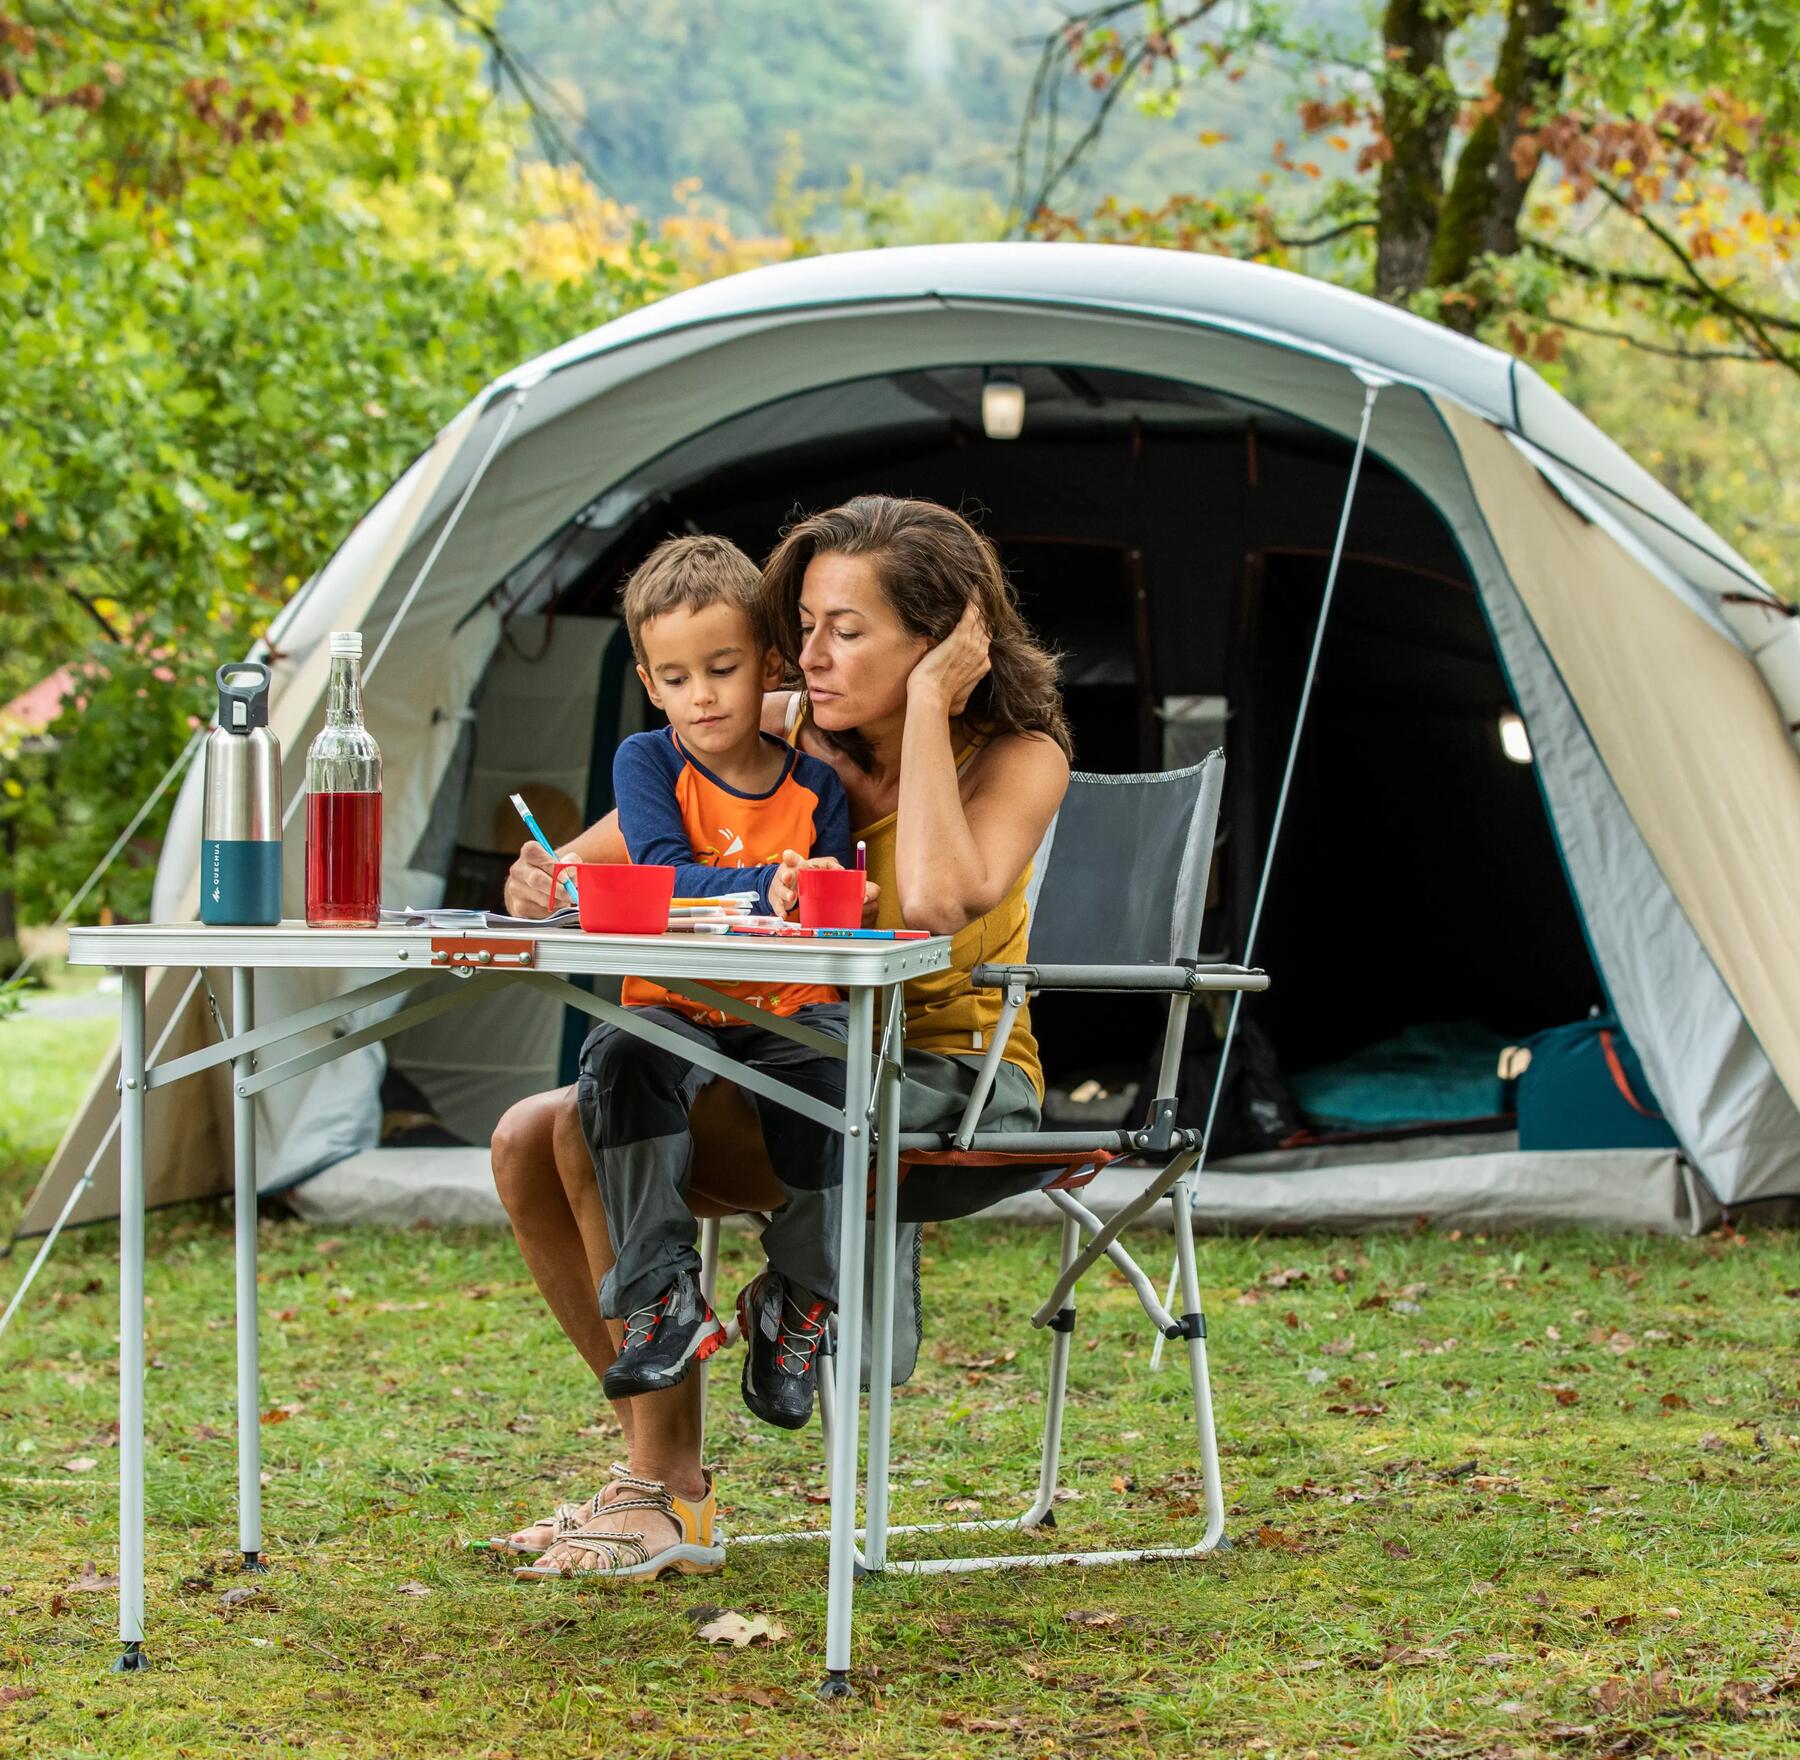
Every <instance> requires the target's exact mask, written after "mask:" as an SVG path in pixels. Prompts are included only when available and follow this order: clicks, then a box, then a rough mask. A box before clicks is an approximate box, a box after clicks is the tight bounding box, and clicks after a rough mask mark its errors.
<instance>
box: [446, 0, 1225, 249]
mask: <svg viewBox="0 0 1800 1760" xmlns="http://www.w3.org/2000/svg"><path fill="white" fill-rule="evenodd" d="M446 3H447V4H448V3H449V0H446ZM1222 3H1223V0H1202V3H1201V4H1199V5H1197V6H1195V7H1193V8H1192V9H1191V10H1189V11H1187V12H1184V13H1181V14H1180V15H1179V16H1177V17H1175V18H1170V19H1166V20H1164V21H1163V24H1162V26H1161V27H1160V30H1159V32H1158V34H1159V35H1160V36H1162V37H1165V38H1172V37H1174V36H1175V34H1176V33H1177V32H1178V31H1183V30H1186V29H1187V28H1188V26H1190V25H1193V24H1198V23H1199V21H1200V20H1201V19H1203V18H1205V17H1206V15H1207V14H1208V13H1210V12H1213V11H1215V10H1216V9H1217V8H1218V7H1219V6H1220V5H1221V4H1222ZM1145 9H1146V8H1145V0H1112V3H1111V4H1109V5H1105V6H1096V7H1092V8H1090V9H1089V10H1088V11H1086V12H1077V13H1072V14H1070V15H1069V16H1068V17H1067V18H1065V19H1064V20H1063V22H1062V23H1061V24H1059V25H1058V26H1057V27H1056V28H1055V29H1054V30H1052V31H1048V32H1046V33H1045V35H1044V39H1043V46H1042V48H1041V49H1040V50H1039V53H1038V65H1037V69H1036V71H1035V73H1034V74H1033V76H1032V82H1031V90H1030V93H1029V94H1028V95H1027V97H1026V100H1025V113H1024V116H1023V117H1022V118H1021V119H1020V122H1019V138H1018V144H1017V145H1016V146H1015V147H1014V149H1013V167H1014V175H1013V209H1014V211H1013V213H1012V214H1011V215H1010V216H1009V218H1008V225H1007V230H1008V231H1009V232H1011V231H1014V230H1020V231H1022V230H1024V229H1025V228H1026V227H1028V226H1030V224H1031V222H1032V219H1033V218H1034V217H1035V216H1036V215H1037V214H1039V213H1041V212H1042V211H1043V209H1044V208H1045V207H1047V206H1048V205H1049V201H1050V198H1051V196H1053V195H1054V194H1055V193H1056V190H1057V187H1058V185H1060V184H1061V183H1062V182H1063V181H1064V180H1065V179H1066V178H1067V177H1068V176H1069V174H1070V173H1071V172H1072V171H1073V170H1074V169H1075V167H1076V166H1077V165H1079V164H1080V162H1081V161H1082V159H1084V158H1085V157H1086V156H1087V154H1088V152H1089V150H1090V149H1091V148H1092V147H1093V144H1094V142H1095V141H1097V140H1098V139H1099V138H1100V135H1101V132H1102V131H1103V130H1104V128H1105V126H1106V119H1107V118H1108V117H1109V116H1110V115H1111V114H1112V112H1113V109H1114V107H1115V106H1116V105H1117V104H1118V101H1119V100H1120V98H1122V97H1123V96H1124V95H1125V93H1126V91H1127V90H1128V89H1129V88H1130V86H1131V83H1132V81H1133V80H1134V79H1136V78H1137V76H1138V74H1139V72H1140V71H1141V70H1142V68H1143V65H1144V58H1145V56H1146V54H1147V53H1148V52H1149V49H1150V34H1151V33H1150V32H1148V31H1142V32H1139V33H1138V34H1137V35H1136V36H1134V37H1131V38H1130V39H1129V40H1128V41H1125V42H1124V43H1123V44H1122V45H1121V48H1120V57H1121V60H1120V71H1119V72H1118V73H1116V74H1114V75H1113V76H1112V77H1111V79H1110V80H1109V81H1108V82H1107V86H1106V89H1105V91H1104V92H1103V93H1102V94H1101V98H1100V103H1099V106H1098V108H1097V109H1096V110H1095V112H1094V114H1093V116H1092V117H1090V118H1089V120H1088V123H1087V126H1086V127H1085V128H1083V129H1082V131H1081V133H1080V134H1079V135H1078V136H1077V137H1076V139H1075V141H1074V143H1073V145H1071V146H1070V147H1069V149H1068V151H1067V152H1065V153H1064V154H1063V155H1062V157H1061V159H1060V160H1057V159H1056V158H1055V153H1056V134H1055V123H1056V117H1057V115H1058V113H1059V110H1060V95H1061V89H1062V88H1061V83H1060V80H1058V78H1057V77H1056V73H1057V64H1058V63H1059V62H1060V61H1061V60H1062V59H1063V58H1064V57H1065V56H1066V55H1067V54H1068V53H1069V39H1068V33H1069V31H1070V30H1071V29H1072V28H1075V27H1079V28H1080V29H1081V30H1082V31H1083V32H1086V31H1089V30H1093V29H1095V28H1096V27H1097V26H1102V25H1106V24H1109V23H1110V22H1111V21H1112V20H1113V19H1115V18H1118V17H1121V16H1122V15H1123V14H1125V13H1128V12H1142V11H1144V10H1145ZM1046 90H1047V91H1048V93H1049V99H1048V104H1047V105H1046V100H1045V92H1046ZM1040 121H1046V122H1047V124H1048V133H1047V135H1046V139H1045V143H1044V167H1043V170H1042V173H1041V175H1040V176H1039V178H1038V180H1037V187H1036V189H1035V190H1033V191H1032V193H1031V194H1030V196H1029V197H1027V196H1026V194H1025V191H1026V189H1027V188H1028V187H1029V185H1030V182H1031V176H1030V165H1031V136H1032V133H1033V131H1034V130H1035V129H1036V127H1037V125H1038V123H1039V122H1040Z"/></svg>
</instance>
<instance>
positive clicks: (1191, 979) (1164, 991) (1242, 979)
mask: <svg viewBox="0 0 1800 1760" xmlns="http://www.w3.org/2000/svg"><path fill="white" fill-rule="evenodd" d="M969 975H970V977H971V979H972V980H973V981H974V982H975V983H976V984H979V985H981V986H982V987H983V988H984V989H994V990H1004V989H1006V987H1007V986H1008V985H1009V984H1022V985H1024V987H1025V988H1026V989H1027V990H1028V991H1036V990H1144V991H1150V992H1153V993H1156V994H1160V995H1165V996H1179V995H1193V994H1195V993H1196V992H1199V991H1206V990H1267V989H1268V987H1269V974H1268V973H1267V972H1265V971H1263V970H1261V969H1260V968H1259V967H1255V966H1229V965H1199V964H1196V963H1195V962H1194V961H1191V960H1189V961H1184V962H1182V963H1181V964H1179V965H1171V966H1045V965H1019V966H998V965H979V966H977V967H976V968H975V969H974V971H973V972H971V973H970V974H969Z"/></svg>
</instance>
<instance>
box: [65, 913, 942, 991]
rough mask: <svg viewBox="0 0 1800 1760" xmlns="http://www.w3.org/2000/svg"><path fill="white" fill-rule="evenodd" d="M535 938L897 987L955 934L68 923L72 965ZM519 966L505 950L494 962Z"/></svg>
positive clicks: (714, 977)
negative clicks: (891, 937)
mask: <svg viewBox="0 0 1800 1760" xmlns="http://www.w3.org/2000/svg"><path fill="white" fill-rule="evenodd" d="M467 942H472V943H474V944H475V945H476V946H478V947H480V946H486V947H489V948H494V949H499V948H501V947H502V946H504V947H506V948H511V949H521V948H524V947H526V946H529V947H530V949H531V954H532V960H531V969H532V970H535V971H540V972H565V973H595V974H599V975H608V976H623V977H642V978H693V979H697V980H698V981H699V982H701V983H707V982H718V983H742V982H749V983H764V984H766V983H776V984H841V985H860V984H892V983H897V982H900V981H901V980H903V979H907V978H917V977H920V976H923V975H924V974H925V973H928V972H939V971H943V970H944V969H945V967H947V966H948V965H949V964H950V938H949V937H948V936H946V935H934V936H932V937H931V938H930V939H929V940H926V941H838V940H815V939H813V938H812V937H811V936H791V937H790V936H773V935H770V936H761V935H757V936H751V935H694V934H690V933H677V934H672V935H589V934H586V933H585V932H584V931H582V930H580V929H467V930H464V929H434V928H431V927H429V926H421V927H417V928H411V927H391V928H390V927H383V928H379V929H309V928H308V927H307V926H306V924H305V923H303V922H297V921H296V922H283V923H280V924H273V925H270V926H269V927H266V928H249V927H230V928H226V927H214V926H209V925H207V924H204V923H136V924H125V925H120V926H115V927H112V928H105V929H98V928H89V929H71V930H70V931H69V963H70V964H71V965H85V966H118V967H131V966H247V967H254V968H258V969H278V968H283V967H285V968H289V969H293V968H301V969H306V968H311V969H320V968H323V969H327V970H340V971H404V970H406V969H407V968H408V967H410V966H424V967H430V966H432V965H433V964H442V963H443V962H442V961H441V959H440V960H437V961H434V960H433V958H432V954H433V952H434V950H440V949H443V948H446V947H452V948H453V947H455V946H456V945H457V944H458V943H467ZM491 969H492V970H495V971H509V970H514V969H516V967H515V966H514V964H513V962H512V960H511V959H509V958H507V957H505V956H500V957H498V958H497V959H496V961H495V963H494V964H493V966H492V967H491Z"/></svg>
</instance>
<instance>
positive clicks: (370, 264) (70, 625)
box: [0, 0, 659, 915]
mask: <svg viewBox="0 0 1800 1760" xmlns="http://www.w3.org/2000/svg"><path fill="white" fill-rule="evenodd" d="M165 14H166V17H165ZM81 17H82V19H83V20H84V21H86V22H85V23H84V25H83V26H81V27H80V28H77V27H76V26H75V25H73V23H71V22H67V21H65V22H64V23H63V24H62V25H61V26H59V29H58V30H57V32H56V33H55V34H52V33H51V32H49V31H47V30H43V29H39V30H35V31H34V30H32V29H30V28H29V27H27V26H24V25H18V24H14V25H9V26H5V27H0V92H5V93H10V94H11V95H10V101H0V324H3V325H4V327H5V329H6V331H7V333H8V338H9V349H10V357H11V358H10V367H11V377H10V382H9V386H8V391H9V400H8V401H9V416H10V419H9V420H8V422H7V423H6V424H5V426H4V427H3V428H0V530H3V532H4V538H3V540H0V593H3V594H4V598H3V599H0V631H3V632H4V634H5V635H6V636H7V637H8V638H9V639H8V644H7V653H6V657H5V662H4V664H5V667H6V671H5V673H4V675H0V686H4V687H6V694H7V695H9V696H10V695H11V694H13V692H14V691H16V690H17V689H20V688H23V687H24V686H25V685H27V684H29V683H32V682H34V681H35V678H37V677H41V676H43V675H44V674H46V673H48V672H50V671H52V670H53V669H54V668H55V667H56V666H57V665H59V664H65V663H69V662H74V663H76V664H77V665H78V666H79V667H80V668H81V669H82V681H81V689H80V692H79V694H78V695H77V697H76V698H75V699H74V700H73V701H72V702H69V703H68V704H67V705H66V712H65V714H64V715H63V717H62V719H61V720H60V722H59V723H58V724H57V725H56V726H55V727H54V728H52V729H51V730H50V731H51V734H52V736H53V738H54V739H55V740H56V742H57V749H56V750H54V751H53V752H49V753H39V754H36V755H32V754H17V753H15V754H14V755H13V757H12V759H11V761H10V763H9V765H8V772H9V777H8V779H9V780H11V781H12V782H13V783H14V785H15V786H14V788H9V789H7V791H6V797H5V798H0V813H5V814H8V815H11V816H13V817H14V818H16V819H17V820H18V823H19V832H20V840H21V848H20V855H19V872H18V875H17V876H16V884H17V886H18V888H19V891H20V895H21V899H22V901H23V903H24V904H25V905H26V907H27V909H28V911H36V912H38V913H44V912H46V910H47V909H53V908H54V903H55V902H60V898H61V897H62V896H65V895H66V894H67V892H68V891H69V890H71V889H72V888H73V886H74V885H75V884H76V883H77V882H78V881H79V880H80V879H81V877H82V876H83V875H84V874H85V872H86V871H87V868H88V867H89V866H90V865H91V864H92V862H93V861H94V860H96V859H97V857H98V856H99V854H101V853H102V852H103V851H104V850H105V849H106V847H107V845H108V844H109V843H110V842H111V840H112V838H113V837H114V836H116V835H117V833H118V831H119V829H120V828H121V827H122V825H123V824H124V822H125V820H126V819H127V818H128V817H129V815H130V814H131V812H132V811H133V810H134V809H135V808H136V806H137V804H138V803H139V802H140V801H141V800H142V799H143V797H144V795H145V794H146V793H147V792H148V791H149V788H150V786H151V785H152V784H153V783H154V781H155V779H156V778H157V777H158V776H159V775H160V774H161V772H162V771H163V769H164V768H165V767H166V766H167V764H168V763H169V762H170V761H171V759H172V758H173V757H174V756H175V754H176V753H178V752H179V751H180V750H181V748H182V746H183V744H184V743H185V742H186V740H187V738H188V736H189V732H190V729H191V728H192V727H194V726H196V725H198V724H199V722H200V721H201V720H202V719H203V718H204V716H205V713H206V710H207V707H208V703H209V693H208V688H207V686H208V683H209V681H210V675H211V672H212V669H213V666H214V665H216V664H217V662H218V660H219V658H221V657H222V656H228V655H230V654H232V653H237V652H241V651H244V650H245V649H247V648H248V647H249V645H250V643H251V641H252V640H253V639H254V637H255V636H256V635H257V634H258V633H259V632H260V631H261V630H262V629H263V628H264V627H265V626H266V625H267V623H268V622H269V620H270V618H271V617H272V616H273V615H274V614H275V612H276V611H277V610H278V609H279V608H280V606H281V605H282V604H283V603H284V602H285V600H286V598H287V597H288V595H289V594H290V593H291V592H292V591H293V589H294V588H295V587H296V586H297V585H298V584H299V582H300V580H301V579H303V578H304V577H305V576H307V575H309V574H310V573H312V572H313V570H314V569H315V568H316V567H318V566H319V564H320V563H322V562H323V561H324V559H325V558H326V557H327V556H328V555H329V554H330V552H331V550H332V549H333V548H334V547H335V546H336V544H337V543H338V542H339V541H340V540H341V539H342V538H343V536H344V535H345V533H346V531H347V530H348V528H349V527H350V525H351V524H352V523H354V521H355V519H356V518H357V517H358V516H359V515H360V514H361V513H362V512H363V511H364V510H365V509H366V508H367V507H368V505H369V504H370V503H371V502H373V501H374V500H375V499H376V498H377V497H378V496H379V494H380V493H381V492H382V490H383V489H384V488H385V487H386V486H387V485H388V484H389V483H390V482H391V481H392V480H393V479H394V477H396V476H397V475H398V474H399V472H400V471H401V470H402V469H403V468H404V467H405V465H406V463H407V462H408V461H409V460H410V459H411V458H412V457H413V456H414V455H415V454H416V453H417V452H418V451H419V450H420V448H421V447H422V446H424V445H425V444H426V443H427V442H428V441H429V439H430V436H431V434H432V432H433V431H434V430H435V429H436V428H437V427H438V426H439V425H440V424H441V423H442V422H443V421H444V420H446V419H447V418H448V417H449V416H450V415H451V414H452V413H454V411H455V410H456V409H457V408H458V407H459V406H460V405H461V404H462V403H463V402H464V401H465V400H466V399H467V398H468V396H469V395H470V394H471V393H472V392H473V391H474V390H476V389H477V388H478V387H479V386H480V385H481V384H482V383H484V382H485V381H486V380H488V379H489V378H491V377H492V376H494V375H495V374H496V373H498V372H500V371H503V370H504V369H505V368H507V367H508V366H511V365H513V364H515V363H516V362H517V361H519V360H520V359H522V358H525V357H528V356H529V355H531V354H533V353H535V352H537V351H538V350H540V349H541V348H543V347H545V346H547V345H548V344H549V343H550V342H552V341H556V340H560V339H562V338H564V337H566V336H567V335H569V334H570V333H572V332H574V331H578V330H580V329H582V328H585V327H587V326H589V325H591V324H594V323H597V322H601V321H603V320H604V319H605V318H607V317H608V316H611V315H613V314H614V313H615V312H616V311H618V310H619V309H621V307H622V306H623V305H624V304H625V303H627V302H628V301H630V300H633V299H636V298H641V297H643V296H644V294H645V293H646V292H649V291H654V289H655V288H656V286H657V285H659V283H658V282H657V281H656V279H655V278H654V276H653V275H652V276H651V277H649V278H648V279H646V277H645V275H644V274H643V273H642V272H641V266H639V267H634V268H631V269H615V268H610V267H602V266H596V267H595V269H594V272H593V273H592V274H591V275H590V276H589V277H587V278H586V279H585V280H582V281H577V282H573V283H562V284H558V283H553V282H550V281H547V280H530V279H527V278H526V277H524V276H523V275H521V274H520V273H519V272H518V270H517V269H516V268H515V267H514V266H513V265H514V264H516V263H520V262H523V261H525V260H526V258H527V256H528V252H527V249H526V246H525V244H524V242H523V239H522V222H521V221H520V220H519V219H518V218H516V217H515V216H514V214H513V212H512V210H511V207H510V205H509V204H510V202H511V196H512V193H513V189H514V170H513V165H514V153H515V148H516V146H517V145H518V143H519V132H518V118H517V117H516V116H514V115H512V114H511V113H509V112H508V111H507V110H505V109H504V108H503V107H502V106H500V105H499V104H498V103H497V102H496V101H495V100H494V98H493V97H492V96H491V94H490V93H489V92H488V91H487V89H486V87H485V85H484V84H483V80H482V72H481V62H480V57H479V55H478V54H477V53H476V52H475V50H474V49H472V48H471V47H470V46H469V45H468V44H466V43H464V42H462V41H460V40H459V39H458V38H457V37H456V36H455V35H454V34H453V33H452V32H451V30H450V29H449V27H448V26H447V25H446V24H445V23H443V22H442V21H441V20H434V19H433V18H431V17H429V16H428V15H421V14H419V13H418V12H417V11H416V10H415V9H414V8H412V7H409V6H407V5H404V4H401V3H400V0H375V3H373V4H349V3H347V0H337V3H333V4H319V5H302V4H298V3H284V0H262V3H260V4H251V5H247V6H246V5H230V6H227V5H224V4H219V3H214V4H208V5H204V6H199V7H196V6H192V5H188V6H183V7H182V8H180V9H179V15H177V9H175V8H173V7H169V8H154V9H151V12H150V15H149V19H148V22H149V24H151V25H152V26H153V27H154V29H152V30H146V29H145V28H144V26H145V24H146V22H147V21H146V10H145V8H143V7H142V6H133V5H128V4H127V5H118V6H114V7H111V8H106V7H94V8H90V9H88V10H86V11H84V12H83V13H82V14H81ZM177 17H178V22H177ZM165 26H166V28H167V30H168V33H169V34H168V35H167V36H166V37H165V36H162V35H159V34H156V32H157V31H160V30H161V29H163V28H164V27H165ZM82 607H86V608H88V609H86V610H84V609H82ZM102 623H104V624H105V625H107V626H109V627H110V630H111V632H112V638H110V639H109V637H108V635H107V634H105V633H103V632H102V629H101V627H100V625H101V624H102ZM77 634H79V637H80V640H79V642H76V641H72V639H71V638H72V637H73V636H75V635H77ZM0 757H4V754H3V753H0ZM15 789H22V791H23V792H22V793H17V792H15ZM157 823H158V822H153V823H152V824H151V825H149V826H146V828H145V830H146V834H147V835H149V834H153V833H154V831H155V829H156V826H157ZM148 884H149V868H148V865H147V864H143V865H139V866H137V867H127V868H126V869H124V870H123V872H122V873H121V875H120V877H119V879H118V880H117V881H116V882H114V883H109V885H108V887H107V888H105V889H104V890H103V891H102V892H100V893H98V894H96V896H95V898H94V901H93V903H94V905H95V906H98V905H99V904H101V903H103V902H104V903H107V904H110V905H111V906H112V907H113V908H114V909H115V910H116V911H119V912H120V913H122V914H126V915H132V914H141V913H142V911H143V910H144V908H145V906H146V904H147V901H148Z"/></svg>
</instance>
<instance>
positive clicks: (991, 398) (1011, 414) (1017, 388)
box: [981, 370, 1025, 440]
mask: <svg viewBox="0 0 1800 1760" xmlns="http://www.w3.org/2000/svg"><path fill="white" fill-rule="evenodd" d="M1024 427H1025V387H1024V386H1023V385H1021V384H1020V383H1019V381H1018V380H1017V379H1015V378H1014V377H1013V376H1012V374H1011V373H1004V372H1000V373H997V372H994V371H992V370H990V371H989V372H988V374H987V376H986V377H985V378H984V379H983V380H982V382H981V431H982V433H984V434H985V435H987V437H988V438H989V439H990V440H1017V439H1018V437H1019V435H1020V433H1021V432H1022V431H1023V430H1024Z"/></svg>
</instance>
